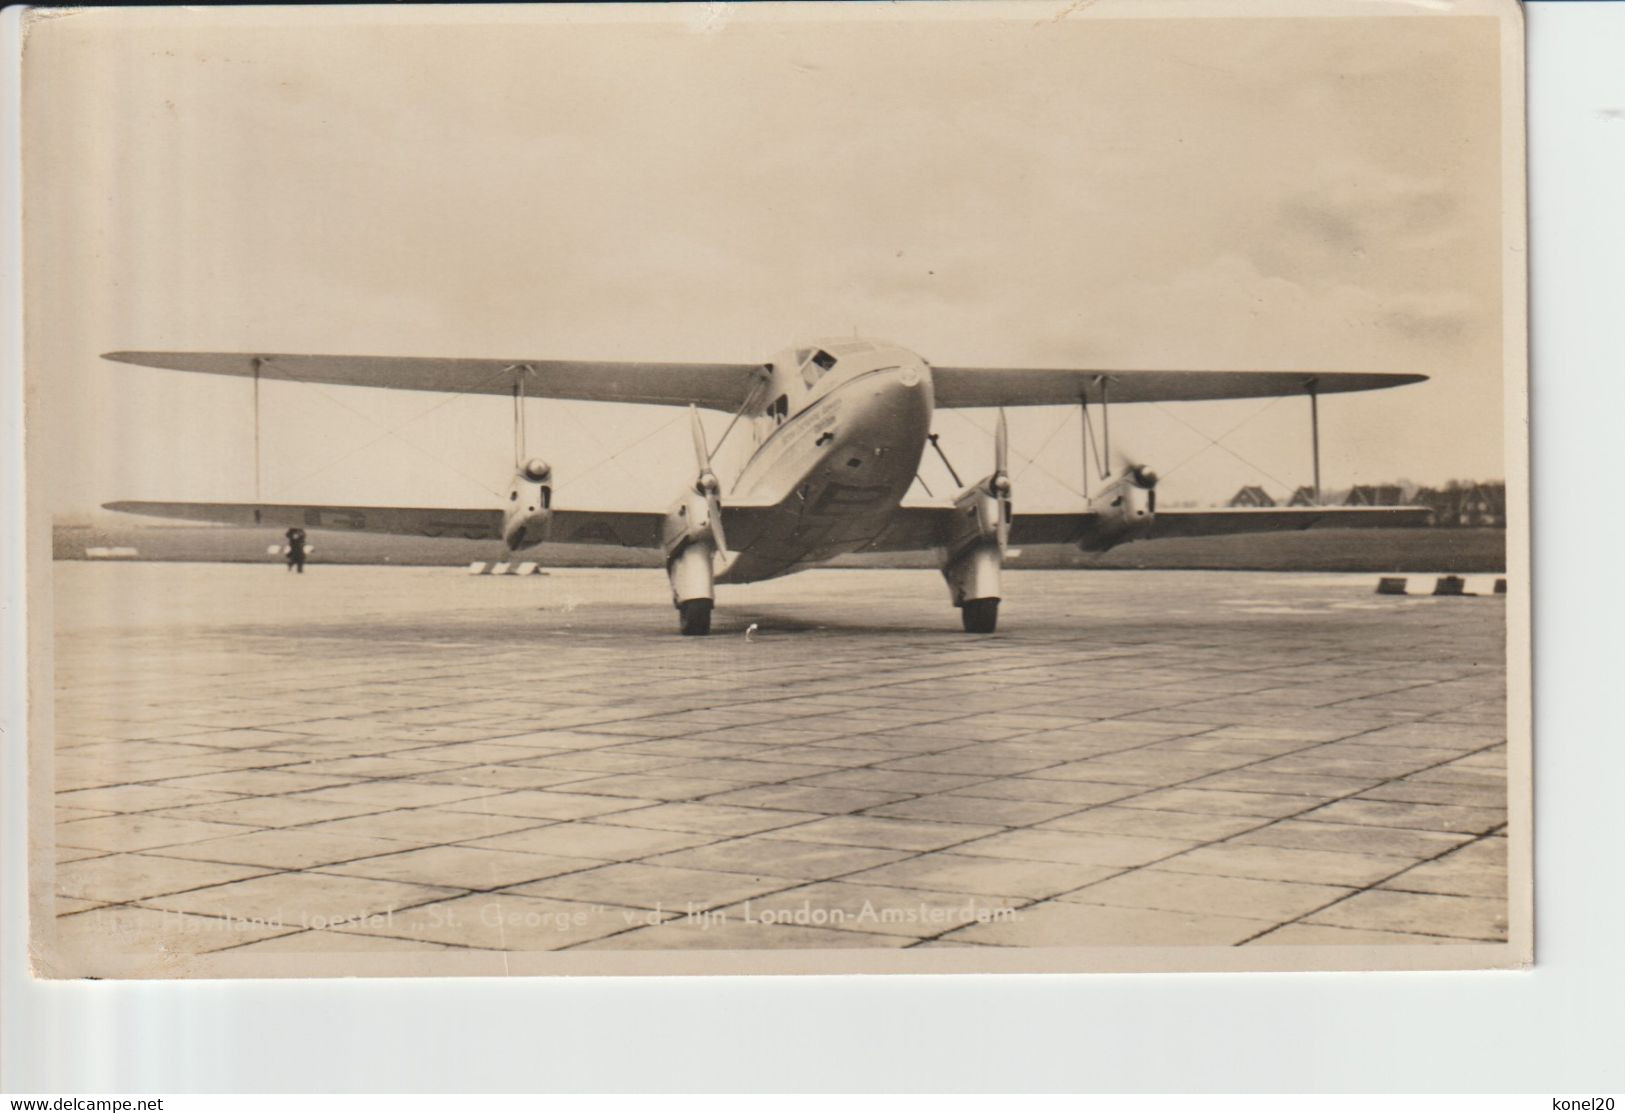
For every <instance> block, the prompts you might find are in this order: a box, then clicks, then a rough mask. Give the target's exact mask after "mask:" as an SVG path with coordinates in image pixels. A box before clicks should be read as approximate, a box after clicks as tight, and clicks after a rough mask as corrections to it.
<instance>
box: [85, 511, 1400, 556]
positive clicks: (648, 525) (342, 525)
mask: <svg viewBox="0 0 1625 1113" xmlns="http://www.w3.org/2000/svg"><path fill="white" fill-rule="evenodd" d="M104 506H105V508H106V509H108V510H118V511H122V512H124V513H126V514H146V515H150V516H153V517H158V518H182V519H186V520H189V521H194V522H219V523H222V524H225V525H237V526H275V527H278V528H281V527H286V526H301V527H303V528H305V529H334V530H361V531H364V532H367V533H394V534H404V535H407V536H415V537H462V538H467V539H469V540H474V541H482V540H490V541H496V540H499V539H501V537H502V511H500V510H496V509H488V508H479V509H455V508H447V507H412V506H310V505H299V504H292V503H256V502H139V501H132V502H109V503H105V504H104ZM957 514H958V511H956V510H955V509H954V508H953V507H951V506H903V507H899V508H898V509H897V512H896V513H895V514H894V515H893V517H892V520H891V523H890V524H889V525H888V526H887V527H886V529H885V530H884V531H883V532H882V533H881V534H880V536H878V537H877V538H875V540H874V541H873V542H871V543H870V544H869V545H867V546H865V547H864V548H863V550H862V551H863V552H870V553H895V552H913V551H920V550H929V549H934V548H938V547H940V546H941V545H943V544H944V543H945V540H946V538H948V537H949V536H951V533H952V531H953V529H954V528H955V527H956V526H957V524H958V520H957ZM722 516H723V524H724V527H725V529H726V530H727V533H728V536H729V539H730V541H731V542H732V544H730V548H736V547H737V548H738V549H745V548H749V547H750V544H751V542H752V540H753V539H754V538H755V536H756V535H757V534H758V533H759V532H760V531H761V530H763V529H764V528H767V527H768V526H769V525H770V524H771V508H768V507H758V506H739V505H735V506H729V505H727V504H724V505H723V510H722ZM665 517H666V516H665V514H664V513H662V512H658V511H639V510H565V509H557V510H554V511H553V514H552V524H551V526H550V527H549V531H548V535H547V542H548V543H550V544H555V545H619V546H622V547H623V548H629V549H659V548H661V526H662V524H663V522H664V521H665ZM1431 518H1432V511H1430V510H1428V508H1426V507H1423V506H1293V507H1285V508H1275V507H1271V508H1267V509H1251V508H1234V509H1232V508H1227V509H1221V510H1165V511H1163V512H1161V513H1159V514H1158V515H1157V516H1156V519H1155V522H1154V523H1153V525H1152V527H1151V529H1150V531H1149V532H1147V533H1146V534H1144V535H1142V537H1212V536H1215V535H1218V534H1225V533H1276V532H1280V531H1283V530H1297V529H1310V528H1312V527H1317V526H1318V527H1322V528H1333V529H1347V528H1357V527H1372V526H1390V527H1399V526H1422V525H1427V524H1428V523H1429V521H1430V520H1431ZM1115 525H1116V524H1115V522H1114V520H1113V519H1111V518H1109V517H1108V516H1106V515H1103V514H1099V513H1095V512H1092V511H1085V512H1081V513H1073V514H1065V513H1061V514H1017V515H1016V516H1015V518H1014V520H1013V521H1012V523H1011V526H1010V543H1011V544H1012V545H1042V544H1071V545H1077V546H1079V547H1081V548H1086V549H1088V548H1102V547H1104V548H1109V547H1110V546H1111V543H1112V542H1111V541H1110V538H1111V535H1112V534H1113V532H1114V530H1115ZM1137 539H1141V538H1137ZM740 542H743V543H742V544H741V543H740Z"/></svg>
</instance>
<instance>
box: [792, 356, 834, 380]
mask: <svg viewBox="0 0 1625 1113" xmlns="http://www.w3.org/2000/svg"><path fill="white" fill-rule="evenodd" d="M797 354H798V355H801V356H802V361H801V380H802V382H804V383H806V384H807V385H808V386H812V385H813V384H814V383H816V382H817V381H818V380H819V379H821V378H823V377H824V372H826V371H828V370H829V369H830V368H832V367H834V366H835V357H834V356H832V355H830V354H829V353H828V352H826V351H824V349H822V348H814V349H812V350H811V351H809V352H801V353H797Z"/></svg>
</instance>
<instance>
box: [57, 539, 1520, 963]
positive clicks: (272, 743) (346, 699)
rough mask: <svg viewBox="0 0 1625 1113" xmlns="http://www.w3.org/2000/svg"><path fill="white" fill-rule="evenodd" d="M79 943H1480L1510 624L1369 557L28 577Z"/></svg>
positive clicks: (81, 952) (1498, 912)
mask: <svg viewBox="0 0 1625 1113" xmlns="http://www.w3.org/2000/svg"><path fill="white" fill-rule="evenodd" d="M53 574H54V577H55V591H54V600H55V602H54V606H55V616H54V622H55V628H56V631H57V633H56V640H55V660H54V666H55V685H56V692H57V699H56V704H55V715H56V721H55V739H56V743H55V750H54V759H55V768H54V788H55V799H56V804H57V807H56V815H55V832H56V841H57V854H58V860H59V865H58V868H57V875H56V888H57V893H58V896H57V914H58V920H57V924H58V929H59V931H60V932H61V935H62V939H63V940H64V942H65V945H66V947H67V950H68V951H69V952H70V953H73V954H76V955H77V956H78V958H76V959H75V960H74V962H76V963H77V965H78V967H79V968H80V969H81V971H83V970H85V969H93V968H94V966H95V964H96V962H97V961H98V958H97V956H102V955H109V954H120V953H122V954H127V955H148V956H155V957H156V956H173V955H190V954H199V953H205V952H217V951H218V952H225V951H236V952H241V953H243V954H245V955H246V954H250V953H267V954H269V953H282V954H294V953H303V954H318V953H358V952H366V953H378V954H393V953H396V952H417V951H430V950H442V949H448V948H455V949H476V950H493V951H494V950H502V951H539V950H558V949H576V948H581V949H600V948H616V949H634V948H635V949H690V948H717V949H730V950H732V949H746V950H755V949H768V948H895V947H946V946H970V947H1046V946H1096V945H1098V946H1114V945H1124V944H1128V945H1185V944H1205V945H1227V946H1228V945H1238V946H1248V947H1261V946H1270V945H1279V944H1338V943H1362V944H1364V943H1379V944H1381V943H1465V942H1496V941H1502V940H1504V939H1505V938H1506V933H1507V880H1506V838H1505V823H1506V773H1507V770H1506V752H1505V687H1506V685H1505V668H1504V659H1505V650H1504V640H1505V617H1506V612H1505V603H1504V600H1502V599H1498V598H1432V597H1427V596H1422V597H1416V596H1409V597H1405V596H1401V597H1392V596H1376V595H1374V594H1373V593H1372V592H1373V589H1374V586H1375V579H1376V578H1375V577H1374V576H1369V575H1308V574H1296V575H1294V574H1275V573H1224V572H1196V573H1187V572H1038V571H1032V572H1010V573H1008V574H1007V577H1006V585H1005V588H1006V596H1007V598H1006V601H1005V603H1004V605H1003V610H1002V613H1001V616H1000V627H1001V629H1000V632H999V633H998V634H996V635H993V636H990V637H973V636H968V635H965V634H963V633H962V632H960V630H959V621H958V615H957V613H956V612H955V611H954V610H953V609H952V608H951V607H950V606H949V604H948V601H947V593H946V590H945V589H944V587H943V585H942V582H941V580H940V578H939V577H937V576H936V575H935V574H934V573H930V572H917V571H903V572H899V571H820V572H810V573H803V574H801V575H798V576H793V577H790V578H788V579H785V580H780V581H775V582H771V583H766V584H758V585H752V586H748V587H737V588H725V589H723V591H722V593H721V595H720V597H719V606H718V610H717V614H716V620H715V623H714V626H713V630H714V633H713V635H712V636H711V637H709V638H705V639H690V638H681V637H678V636H677V634H676V632H675V630H676V617H675V612H674V611H673V610H672V608H671V606H670V601H669V595H668V592H667V588H666V584H665V578H664V576H663V575H662V574H661V573H660V572H658V571H643V570H634V571H589V570H568V571H556V572H554V573H552V574H550V575H547V576H541V577H530V578H524V579H519V578H492V577H473V576H469V575H467V574H466V573H464V572H462V571H461V570H458V569H444V568H443V569H433V568H407V569H403V568H363V567H342V568H340V567H332V566H326V567H324V566H322V565H320V564H312V565H311V566H310V567H309V569H308V571H307V572H306V573H305V575H303V576H298V575H292V574H288V573H286V572H284V571H282V570H281V568H280V566H277V565H264V566H253V565H230V566H227V565H177V564H134V563H131V564H112V563H109V564H89V563H78V562H59V563H57V564H55V565H54V567H53Z"/></svg>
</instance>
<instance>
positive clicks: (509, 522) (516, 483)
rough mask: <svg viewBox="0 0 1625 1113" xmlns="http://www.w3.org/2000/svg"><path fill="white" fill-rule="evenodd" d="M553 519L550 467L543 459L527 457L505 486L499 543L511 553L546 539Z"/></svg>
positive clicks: (551, 474) (551, 471) (538, 543)
mask: <svg viewBox="0 0 1625 1113" xmlns="http://www.w3.org/2000/svg"><path fill="white" fill-rule="evenodd" d="M552 518H553V469H552V468H551V467H549V466H548V463H547V461H546V460H526V461H525V463H524V465H523V466H522V467H520V468H519V470H518V471H517V472H515V473H514V477H513V482H512V483H511V484H509V486H508V505H507V506H506V507H505V508H504V510H503V514H502V543H503V544H504V545H506V546H507V547H508V550H509V551H510V552H518V551H519V550H520V549H528V548H531V547H532V546H535V545H540V544H541V543H542V542H543V541H546V540H547V528H548V525H549V523H550V522H551V521H552Z"/></svg>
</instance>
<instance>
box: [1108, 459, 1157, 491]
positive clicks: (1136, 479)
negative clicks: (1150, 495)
mask: <svg viewBox="0 0 1625 1113" xmlns="http://www.w3.org/2000/svg"><path fill="white" fill-rule="evenodd" d="M1117 474H1119V475H1121V476H1122V477H1123V478H1125V479H1127V480H1128V481H1129V482H1130V483H1132V484H1134V485H1135V486H1136V487H1138V488H1140V489H1141V490H1142V491H1153V490H1155V489H1156V486H1157V479H1158V476H1157V473H1156V472H1154V471H1152V470H1151V468H1150V467H1149V466H1147V465H1145V464H1142V463H1139V462H1138V461H1136V460H1134V459H1132V458H1130V457H1129V456H1128V455H1127V454H1126V453H1122V452H1119V453H1117Z"/></svg>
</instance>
